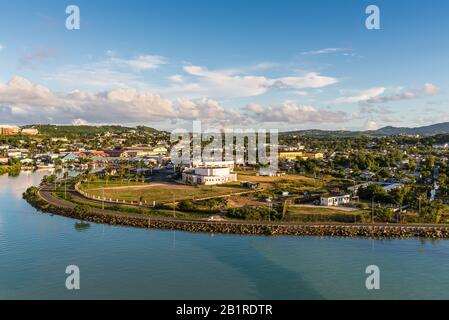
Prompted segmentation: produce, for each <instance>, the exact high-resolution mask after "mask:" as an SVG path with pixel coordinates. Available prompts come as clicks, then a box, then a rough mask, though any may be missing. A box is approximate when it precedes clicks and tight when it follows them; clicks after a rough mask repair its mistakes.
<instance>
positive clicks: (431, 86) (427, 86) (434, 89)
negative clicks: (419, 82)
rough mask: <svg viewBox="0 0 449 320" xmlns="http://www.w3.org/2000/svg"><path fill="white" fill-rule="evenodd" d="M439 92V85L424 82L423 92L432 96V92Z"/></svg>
mask: <svg viewBox="0 0 449 320" xmlns="http://www.w3.org/2000/svg"><path fill="white" fill-rule="evenodd" d="M440 92H441V89H440V88H439V87H437V86H436V85H434V84H431V83H426V84H425V85H424V93H425V94H427V95H429V96H432V95H434V94H438V93H440Z"/></svg>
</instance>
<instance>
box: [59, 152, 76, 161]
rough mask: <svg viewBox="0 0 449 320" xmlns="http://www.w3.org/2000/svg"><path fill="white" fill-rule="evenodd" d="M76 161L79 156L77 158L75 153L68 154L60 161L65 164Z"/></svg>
mask: <svg viewBox="0 0 449 320" xmlns="http://www.w3.org/2000/svg"><path fill="white" fill-rule="evenodd" d="M78 159H79V156H77V155H76V154H75V153H68V154H66V155H65V156H64V157H63V158H62V161H63V162H66V161H74V160H78Z"/></svg>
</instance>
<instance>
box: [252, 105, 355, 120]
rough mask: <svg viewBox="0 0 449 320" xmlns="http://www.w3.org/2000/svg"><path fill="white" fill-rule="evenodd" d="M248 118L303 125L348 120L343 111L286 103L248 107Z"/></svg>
mask: <svg viewBox="0 0 449 320" xmlns="http://www.w3.org/2000/svg"><path fill="white" fill-rule="evenodd" d="M246 110H247V116H248V117H249V118H250V119H252V120H253V121H255V122H282V123H289V124H302V123H341V122H344V121H346V120H347V116H348V115H347V114H346V113H345V112H343V111H332V110H329V109H318V108H315V107H313V106H309V105H301V104H298V103H296V102H292V101H286V102H284V103H283V104H281V105H279V106H268V107H264V106H261V105H258V104H254V103H252V104H248V105H247V106H246Z"/></svg>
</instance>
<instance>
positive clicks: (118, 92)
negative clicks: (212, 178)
mask: <svg viewBox="0 0 449 320" xmlns="http://www.w3.org/2000/svg"><path fill="white" fill-rule="evenodd" d="M346 116H347V115H346V113H344V112H340V111H331V110H329V109H317V108H314V107H312V106H308V105H300V104H297V103H295V102H288V101H287V102H285V103H283V104H282V105H280V106H274V107H271V106H270V107H263V106H260V105H257V104H249V105H248V106H247V107H246V109H245V110H244V111H237V110H234V109H230V108H225V107H224V106H223V105H221V103H219V102H218V101H216V100H214V99H207V98H202V99H186V98H176V99H173V100H170V99H167V98H164V97H162V96H160V95H158V94H154V93H151V92H147V91H138V90H136V89H129V88H122V89H112V90H109V91H100V92H94V93H92V92H87V91H81V90H75V91H72V92H53V91H51V90H50V89H48V88H47V87H44V86H41V85H36V84H34V83H32V82H31V81H29V80H27V79H25V78H21V77H14V78H13V79H12V80H11V81H10V82H8V83H6V84H0V119H2V120H4V121H5V122H10V123H30V122H35V119H39V121H41V122H42V121H44V122H45V121H49V122H53V123H73V124H77V125H81V124H86V123H117V122H119V123H124V124H126V123H156V122H160V121H165V120H169V121H175V120H176V121H177V120H194V119H195V120H202V121H204V122H220V123H227V124H231V125H234V124H238V123H246V122H251V121H253V122H286V123H294V124H298V123H304V122H313V123H325V122H330V123H336V122H342V121H345V120H346ZM248 117H249V118H248Z"/></svg>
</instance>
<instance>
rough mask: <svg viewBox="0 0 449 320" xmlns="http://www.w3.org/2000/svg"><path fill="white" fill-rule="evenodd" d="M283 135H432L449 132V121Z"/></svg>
mask: <svg viewBox="0 0 449 320" xmlns="http://www.w3.org/2000/svg"><path fill="white" fill-rule="evenodd" d="M283 134H285V135H299V136H317V137H325V136H331V135H332V136H339V137H357V136H363V135H365V136H394V135H420V136H434V135H438V134H449V122H444V123H438V124H433V125H430V126H424V127H416V128H408V127H392V126H388V127H384V128H380V129H378V130H368V131H345V130H340V131H338V130H336V131H331V130H329V131H327V130H297V131H290V132H284V133H283Z"/></svg>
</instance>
